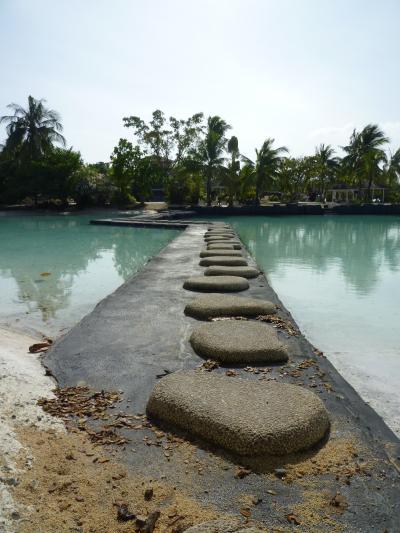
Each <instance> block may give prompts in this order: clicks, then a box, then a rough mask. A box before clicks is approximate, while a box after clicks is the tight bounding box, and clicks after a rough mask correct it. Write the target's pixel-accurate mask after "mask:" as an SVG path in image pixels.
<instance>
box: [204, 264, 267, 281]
mask: <svg viewBox="0 0 400 533" xmlns="http://www.w3.org/2000/svg"><path fill="white" fill-rule="evenodd" d="M204 275H205V276H241V277H242V278H247V279H252V278H256V277H257V276H259V275H260V272H259V270H257V269H256V268H253V267H249V266H225V265H211V266H209V267H207V268H206V269H205V271H204Z"/></svg>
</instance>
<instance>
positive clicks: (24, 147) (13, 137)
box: [0, 96, 65, 162]
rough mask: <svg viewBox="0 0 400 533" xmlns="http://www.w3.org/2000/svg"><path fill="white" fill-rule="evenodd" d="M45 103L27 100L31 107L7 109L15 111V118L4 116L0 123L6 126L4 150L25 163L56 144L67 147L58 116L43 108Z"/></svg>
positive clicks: (10, 105) (9, 106) (17, 106)
mask: <svg viewBox="0 0 400 533" xmlns="http://www.w3.org/2000/svg"><path fill="white" fill-rule="evenodd" d="M44 103H45V100H36V99H35V98H33V97H32V96H29V97H28V107H27V109H24V108H23V107H21V106H20V105H18V104H9V105H8V106H7V107H8V108H10V109H12V110H14V114H13V115H4V116H2V117H1V118H0V124H1V123H7V128H6V131H7V135H8V137H7V140H6V143H5V147H4V150H5V151H6V153H9V154H11V155H12V156H14V157H17V158H18V159H20V160H21V161H22V162H30V161H34V160H37V159H39V158H40V157H41V156H43V155H44V154H45V153H46V152H48V151H49V150H50V149H51V148H52V147H53V143H55V142H57V143H60V144H62V145H63V146H65V139H64V137H63V136H62V135H61V133H60V132H61V131H62V129H63V128H62V125H61V122H60V117H59V115H58V113H57V112H56V111H54V110H52V109H47V108H46V107H45V106H44Z"/></svg>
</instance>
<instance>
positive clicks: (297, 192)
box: [277, 156, 315, 202]
mask: <svg viewBox="0 0 400 533" xmlns="http://www.w3.org/2000/svg"><path fill="white" fill-rule="evenodd" d="M277 176H278V182H279V187H280V189H281V191H283V192H284V193H285V194H286V196H287V198H288V200H289V201H290V202H297V201H298V200H299V199H300V196H301V195H302V194H303V193H306V192H307V188H308V185H309V183H310V181H311V180H312V178H313V177H314V176H315V158H314V157H313V156H306V157H298V158H295V157H287V158H285V159H283V160H282V161H281V164H280V167H279V172H278V174H277Z"/></svg>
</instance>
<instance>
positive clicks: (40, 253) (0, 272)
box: [0, 212, 179, 336]
mask: <svg viewBox="0 0 400 533" xmlns="http://www.w3.org/2000/svg"><path fill="white" fill-rule="evenodd" d="M101 216H105V217H109V216H111V214H110V212H107V213H106V214H102V213H100V214H99V213H96V215H95V216H94V215H79V216H75V215H74V216H73V215H67V216H62V215H43V216H39V215H34V216H30V215H28V216H21V215H19V216H9V215H7V216H1V217H0V295H1V297H0V302H1V304H0V324H2V325H9V326H11V327H15V328H21V329H24V330H34V331H39V332H43V333H45V334H47V335H52V336H56V335H58V334H59V333H62V332H63V331H65V330H67V329H69V328H71V327H72V326H73V325H74V324H75V323H76V322H78V321H79V320H80V319H81V318H82V317H83V316H84V315H86V314H87V313H88V312H90V311H91V310H92V309H93V307H94V306H95V305H96V304H97V303H98V302H99V301H100V300H101V299H102V298H104V297H105V296H107V295H108V294H110V293H111V292H112V291H114V290H115V289H116V288H117V287H118V286H119V285H121V284H122V283H123V282H124V281H126V280H127V279H128V278H129V277H130V276H132V275H133V274H135V273H136V272H137V271H138V270H139V269H140V268H141V267H142V266H143V265H144V264H145V263H146V262H147V261H148V260H149V259H150V258H151V257H152V256H154V255H155V254H157V253H158V252H159V251H160V250H161V249H162V248H163V247H164V246H165V245H166V244H167V243H168V242H169V241H171V240H172V239H173V238H174V237H175V236H176V235H177V234H178V233H179V231H178V230H169V229H145V228H122V227H108V226H91V225H90V224H89V221H90V220H91V219H92V218H99V217H101Z"/></svg>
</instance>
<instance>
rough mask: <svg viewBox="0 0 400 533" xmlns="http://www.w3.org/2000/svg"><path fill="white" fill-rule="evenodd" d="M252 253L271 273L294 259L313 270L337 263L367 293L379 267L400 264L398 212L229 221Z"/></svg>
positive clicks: (350, 281)
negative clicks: (386, 214)
mask: <svg viewBox="0 0 400 533" xmlns="http://www.w3.org/2000/svg"><path fill="white" fill-rule="evenodd" d="M232 222H233V224H234V225H235V227H236V228H237V230H238V232H239V233H240V236H241V237H242V238H243V240H244V241H245V242H246V244H247V245H248V247H249V249H250V251H251V253H252V254H253V256H254V257H255V258H256V259H257V261H258V262H259V263H260V265H264V266H266V267H267V271H268V272H270V273H276V274H279V271H280V270H281V269H282V267H283V266H285V265H288V264H295V265H297V266H298V267H299V268H308V269H311V270H312V271H314V272H317V273H325V272H326V271H327V270H328V269H329V268H331V267H332V266H334V265H337V266H338V268H339V269H340V271H341V273H342V275H343V278H344V279H345V281H346V283H347V284H348V285H349V286H350V287H351V288H352V289H353V290H354V291H356V292H357V293H358V294H360V295H363V294H364V295H365V294H368V293H369V292H371V291H372V290H373V289H374V287H375V285H376V283H377V282H378V280H379V277H380V276H381V275H382V269H383V268H386V269H388V270H389V271H392V272H397V271H399V269H400V219H399V218H397V217H356V216H354V217H342V216H340V217H339V216H338V217H287V218H264V217H263V218H261V217H253V218H250V217H246V219H239V220H232Z"/></svg>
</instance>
